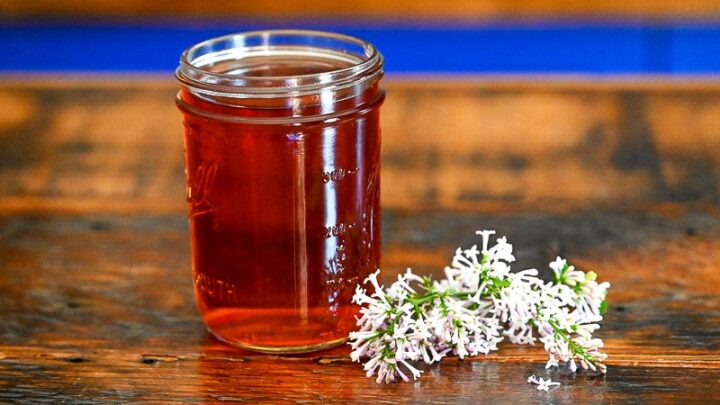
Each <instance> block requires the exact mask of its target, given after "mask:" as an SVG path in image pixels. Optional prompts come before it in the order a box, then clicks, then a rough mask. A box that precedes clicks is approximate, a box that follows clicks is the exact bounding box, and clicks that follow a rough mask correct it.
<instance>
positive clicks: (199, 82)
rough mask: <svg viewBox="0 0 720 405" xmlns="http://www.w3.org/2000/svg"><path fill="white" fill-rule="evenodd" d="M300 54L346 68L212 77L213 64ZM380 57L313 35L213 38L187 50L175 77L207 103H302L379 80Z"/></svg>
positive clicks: (351, 42) (366, 48)
mask: <svg viewBox="0 0 720 405" xmlns="http://www.w3.org/2000/svg"><path fill="white" fill-rule="evenodd" d="M293 52H295V53H300V54H306V55H316V56H322V57H326V58H328V59H333V58H334V59H338V60H344V61H346V62H350V63H351V65H350V66H347V67H342V68H338V69H330V70H327V71H323V72H319V73H311V74H298V75H278V76H272V75H271V76H244V75H239V74H231V73H226V72H213V71H210V70H209V69H208V68H207V67H208V66H213V63H214V62H221V61H228V60H239V59H241V58H242V57H243V56H246V57H247V56H249V55H252V54H256V55H260V56H270V57H272V56H278V55H283V54H286V55H287V54H291V53H293ZM382 66H383V57H382V54H380V52H379V51H378V50H377V48H376V47H375V46H374V45H372V44H371V43H370V42H367V41H364V40H362V39H359V38H356V37H353V36H349V35H344V34H337V33H332V32H325V31H315V30H261V31H248V32H241V33H235V34H229V35H224V36H220V37H216V38H211V39H208V40H205V41H203V42H200V43H198V44H195V45H193V46H191V47H189V48H187V49H186V50H185V51H184V52H183V53H182V55H181V57H180V66H179V67H178V68H177V70H176V77H177V78H178V80H179V81H180V82H181V83H183V84H184V85H186V86H188V87H190V88H191V89H192V90H194V91H195V92H198V93H201V94H202V95H206V96H210V97H217V96H222V97H232V98H275V97H289V96H290V97H301V96H304V95H310V94H315V93H317V92H319V91H321V90H322V91H327V90H330V91H334V90H341V89H344V88H347V87H350V86H357V84H358V82H363V81H374V80H376V79H377V78H378V77H380V76H381V75H382Z"/></svg>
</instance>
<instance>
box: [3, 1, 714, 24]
mask: <svg viewBox="0 0 720 405" xmlns="http://www.w3.org/2000/svg"><path fill="white" fill-rule="evenodd" d="M0 12H2V13H3V14H6V15H11V16H18V15H45V16H47V15H53V16H58V15H64V16H78V15H80V16H89V17H94V18H97V17H98V16H115V17H119V16H191V17H198V16H203V17H216V18H228V17H230V16H233V17H238V16H239V17H252V18H258V17H260V18H278V17H281V18H289V19H297V18H309V17H316V18H317V17H335V18H338V17H344V18H348V17H349V16H362V17H375V18H386V19H390V18H399V17H400V18H402V19H407V18H411V19H412V18H414V19H437V18H444V19H452V20H471V19H478V18H508V17H510V18H518V17H521V18H522V17H525V18H527V17H559V16H566V17H567V16H572V17H586V18H587V17H590V18H597V17H616V18H617V17H649V18H667V17H678V16H684V17H703V18H708V17H713V16H714V17H717V16H718V15H720V5H718V3H717V2H716V1H712V0H692V1H683V2H677V1H671V0H656V1H654V2H652V3H648V2H647V1H643V0H628V1H623V2H617V1H612V0H600V1H590V0H581V1H565V0H551V1H542V0H516V1H511V2H508V1H502V0H480V1H476V0H460V1H453V2H447V1H441V0H424V1H419V2H418V1H412V0H398V1H392V2H388V1H381V0H358V1H346V2H327V1H320V0H304V1H303V0H289V1H287V0H286V1H282V0H269V1H263V2H248V1H235V2H228V1H222V0H207V1H204V2H202V3H198V2H193V1H191V0H179V1H176V2H174V3H173V6H172V7H167V6H166V5H163V4H160V3H154V2H145V1H141V0H126V1H101V0H87V1H83V2H76V1H71V0H55V1H51V0H35V1H23V0H5V1H3V2H2V3H0Z"/></svg>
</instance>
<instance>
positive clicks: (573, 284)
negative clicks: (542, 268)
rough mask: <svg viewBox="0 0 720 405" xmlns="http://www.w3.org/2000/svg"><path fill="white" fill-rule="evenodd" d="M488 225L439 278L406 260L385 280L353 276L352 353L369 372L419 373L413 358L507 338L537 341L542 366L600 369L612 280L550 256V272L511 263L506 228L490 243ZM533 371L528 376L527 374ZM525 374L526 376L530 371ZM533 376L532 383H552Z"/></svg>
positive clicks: (389, 377) (484, 346)
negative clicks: (544, 357) (361, 281)
mask: <svg viewBox="0 0 720 405" xmlns="http://www.w3.org/2000/svg"><path fill="white" fill-rule="evenodd" d="M494 233H495V232H494V231H487V230H486V231H479V232H477V234H478V235H481V238H482V245H481V249H478V247H477V246H472V247H471V248H470V249H457V251H456V252H455V256H454V257H453V260H452V262H451V265H450V266H448V267H446V268H445V272H444V273H445V278H444V279H442V280H439V281H435V280H432V278H430V277H420V276H418V275H416V274H414V273H413V272H412V271H411V270H410V269H408V270H407V272H405V273H404V274H400V275H399V276H398V278H397V281H395V282H393V283H392V284H391V285H390V286H389V287H387V288H385V287H384V286H381V285H380V283H379V281H378V275H379V274H380V271H379V270H378V271H376V272H375V273H373V274H371V275H370V276H369V277H368V278H367V279H366V280H365V284H370V287H371V288H372V292H368V291H366V290H365V289H364V288H363V287H362V286H360V285H359V286H357V289H356V292H355V295H354V297H353V302H354V303H356V304H358V305H360V306H361V309H360V317H359V318H358V320H357V325H358V328H359V329H358V330H357V331H355V332H351V333H350V342H349V344H350V345H351V346H352V352H351V354H350V357H351V358H352V360H353V361H357V362H360V361H363V360H365V364H364V369H365V371H366V372H367V376H368V377H371V376H374V375H376V376H377V377H376V381H377V382H378V383H381V382H385V383H389V382H392V381H396V380H398V379H402V380H404V381H409V380H410V379H411V378H412V379H417V378H419V377H420V376H421V374H422V371H421V370H418V369H417V367H416V366H417V364H418V363H425V364H432V363H434V362H436V361H440V360H441V359H442V358H443V357H445V356H446V355H448V354H454V355H456V356H458V357H460V358H464V357H465V356H475V355H478V354H481V353H482V354H487V353H489V352H491V351H493V350H497V345H498V343H500V342H501V341H503V340H504V339H505V338H507V339H508V340H509V341H510V342H512V343H516V344H531V345H532V344H535V343H537V342H539V343H541V344H542V345H543V346H544V348H545V350H546V351H547V352H548V357H549V358H548V362H547V365H546V368H550V367H559V365H560V364H564V365H566V367H567V369H568V370H570V371H572V372H575V371H577V370H578V367H580V368H582V369H591V370H593V371H600V372H603V373H604V372H605V371H606V368H605V365H604V364H603V362H604V360H605V358H606V357H607V355H605V354H604V353H603V352H602V351H601V350H602V348H603V342H602V340H600V339H597V338H594V337H593V332H595V331H596V330H597V329H598V328H599V324H598V322H600V321H601V320H602V315H603V313H604V311H605V309H606V301H605V296H606V294H607V290H608V288H609V287H610V284H609V283H607V282H604V283H598V282H597V281H596V275H595V273H594V272H588V273H584V272H582V271H580V270H577V269H575V267H574V266H572V265H569V264H568V263H567V261H566V260H564V259H562V258H560V257H558V258H557V259H556V260H555V261H554V262H552V263H550V268H551V270H552V271H553V281H552V282H549V283H546V282H544V281H543V280H541V279H540V278H539V277H538V271H537V270H535V269H528V270H523V271H519V272H512V271H511V268H510V265H511V263H512V262H514V261H515V257H514V256H513V254H512V245H511V244H509V243H508V242H507V239H506V238H505V237H502V238H498V239H497V240H496V243H495V244H494V245H493V246H490V237H491V235H493V234H494ZM533 378H534V376H533ZM528 381H530V380H528ZM535 381H537V382H536V384H538V389H544V390H546V391H547V388H549V387H550V385H557V384H558V383H553V382H552V381H550V380H547V381H545V380H543V379H542V378H541V379H540V380H535Z"/></svg>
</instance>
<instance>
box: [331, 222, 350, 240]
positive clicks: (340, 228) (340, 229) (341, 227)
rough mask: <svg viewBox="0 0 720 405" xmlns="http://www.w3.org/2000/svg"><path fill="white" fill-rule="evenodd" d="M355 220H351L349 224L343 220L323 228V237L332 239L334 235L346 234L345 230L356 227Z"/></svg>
mask: <svg viewBox="0 0 720 405" xmlns="http://www.w3.org/2000/svg"><path fill="white" fill-rule="evenodd" d="M356 226H357V225H355V222H351V223H349V224H345V223H344V222H341V223H339V224H337V225H332V226H326V227H325V229H324V230H323V238H325V239H330V238H332V237H334V236H342V235H345V232H347V230H348V229H352V228H354V227H356Z"/></svg>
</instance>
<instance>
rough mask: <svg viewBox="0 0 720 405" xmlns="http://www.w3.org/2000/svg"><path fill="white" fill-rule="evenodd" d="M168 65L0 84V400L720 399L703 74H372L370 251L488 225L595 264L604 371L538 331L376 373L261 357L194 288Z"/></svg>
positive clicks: (545, 255) (444, 255)
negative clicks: (214, 317)
mask: <svg viewBox="0 0 720 405" xmlns="http://www.w3.org/2000/svg"><path fill="white" fill-rule="evenodd" d="M174 91H175V84H174V83H173V82H172V81H170V80H169V79H161V80H158V79H155V78H150V79H137V80H134V79H133V80H130V79H112V80H110V79H107V80H89V81H87V80H79V79H77V80H75V79H65V80H51V81H47V80H46V81H38V80H30V79H22V80H20V79H6V80H5V81H3V82H2V83H0V111H2V113H1V114H0V402H6V401H15V400H18V401H22V400H39V401H47V402H61V401H67V402H82V403H92V402H100V403H108V402H127V401H130V402H135V401H152V402H157V401H166V400H177V401H186V402H200V401H212V400H227V401H241V402H243V401H244V402H248V403H256V402H259V401H273V402H289V401H299V402H313V401H323V402H339V403H347V402H365V403H395V402H437V403H439V402H465V403H489V402H510V403H538V402H543V403H544V402H553V403H598V402H608V403H620V402H640V403H668V402H683V401H688V400H690V401H703V400H704V401H705V402H708V401H712V400H718V398H720V208H719V205H718V203H720V153H719V152H720V86H718V85H717V84H706V83H680V84H655V83H652V82H645V83H637V82H629V83H618V82H614V83H597V82H594V83H587V82H571V81H558V82H552V81H551V82H542V81H539V80H538V81H533V80H519V81H510V80H487V81H485V80H468V81H463V80H435V81H422V80H417V81H412V80H403V79H401V78H390V79H389V80H388V101H387V103H386V105H385V107H384V111H383V117H384V139H383V142H384V145H383V147H384V150H383V186H384V188H383V190H382V193H383V196H382V197H383V207H384V212H383V237H384V241H383V242H384V245H383V252H384V253H383V255H384V256H383V266H384V269H385V274H387V275H392V274H395V273H397V272H398V271H403V270H404V268H405V267H406V266H412V267H413V268H415V270H417V272H419V273H435V274H438V273H439V271H440V270H441V268H442V266H443V265H444V264H445V263H447V262H448V261H449V259H450V257H451V254H452V251H453V249H454V248H455V247H456V246H458V245H468V244H471V243H473V241H474V238H475V237H474V235H473V231H474V230H475V229H478V228H496V229H497V230H498V231H499V232H500V233H502V234H507V235H508V236H509V237H510V239H511V241H512V242H513V243H515V245H516V248H517V256H518V259H519V263H518V268H523V267H524V266H532V265H537V264H539V263H547V262H548V261H550V260H551V259H552V258H554V257H555V255H557V254H563V255H566V256H567V257H568V258H570V259H571V260H572V261H574V262H575V263H577V264H579V265H580V266H582V267H583V268H585V269H593V270H595V271H597V272H598V273H599V274H600V277H601V278H602V279H604V280H609V281H611V282H612V289H611V292H610V295H609V301H610V309H609V311H608V314H607V317H606V322H605V325H604V327H603V329H602V330H601V331H600V336H601V337H602V338H604V339H605V342H606V346H607V352H608V353H609V355H610V357H609V359H608V366H609V367H608V373H607V375H606V376H599V377H598V376H591V375H586V374H578V375H571V374H567V373H564V372H560V373H556V374H554V377H553V378H554V379H556V380H559V381H561V382H562V384H563V385H562V386H561V387H559V388H556V389H553V390H552V391H551V392H549V393H544V392H538V391H536V390H535V389H533V387H532V386H531V385H529V384H527V383H526V381H525V380H526V378H527V376H529V375H530V374H540V375H545V374H544V373H545V372H544V359H545V356H544V354H543V352H542V350H541V348H539V347H515V346H512V345H509V344H503V345H502V346H501V349H500V351H499V352H497V353H494V354H492V355H490V356H481V357H477V358H471V359H466V360H465V361H458V360H456V359H454V358H448V359H446V360H444V361H443V362H442V363H441V364H439V365H436V366H432V367H429V368H428V369H427V371H426V373H425V375H424V376H423V377H422V379H420V380H419V381H417V382H415V383H409V384H394V385H389V386H380V385H376V384H375V383H374V382H373V380H370V379H367V378H365V377H364V375H363V372H362V370H361V368H360V367H359V366H358V365H357V364H354V363H351V362H350V360H349V359H348V357H347V354H348V350H347V348H338V349H334V350H331V351H329V352H322V353H316V354H312V355H306V356H285V357H277V356H267V355H258V354H252V353H247V352H242V351H239V350H236V349H233V348H230V347H228V346H224V345H222V344H220V343H218V342H217V341H215V340H213V339H212V338H210V337H209V336H208V334H207V333H206V332H205V330H204V328H203V325H202V322H201V321H200V318H199V316H198V314H197V312H196V310H195V305H194V302H193V297H192V289H191V281H190V269H189V253H188V251H189V246H188V245H189V243H188V230H187V221H186V217H185V205H184V199H183V193H184V179H183V161H182V159H183V153H182V139H181V125H180V117H179V114H178V113H177V112H176V111H175V108H174V105H173V95H174Z"/></svg>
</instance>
